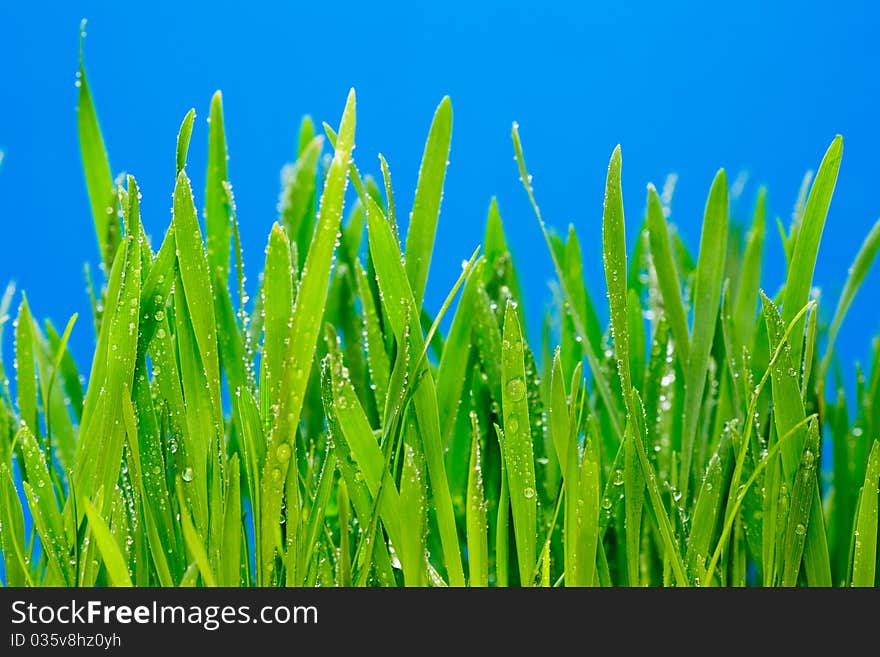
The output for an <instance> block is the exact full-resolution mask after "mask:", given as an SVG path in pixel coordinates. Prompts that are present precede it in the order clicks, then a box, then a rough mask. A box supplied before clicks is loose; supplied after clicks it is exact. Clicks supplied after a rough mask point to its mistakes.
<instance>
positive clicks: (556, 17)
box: [0, 0, 880, 368]
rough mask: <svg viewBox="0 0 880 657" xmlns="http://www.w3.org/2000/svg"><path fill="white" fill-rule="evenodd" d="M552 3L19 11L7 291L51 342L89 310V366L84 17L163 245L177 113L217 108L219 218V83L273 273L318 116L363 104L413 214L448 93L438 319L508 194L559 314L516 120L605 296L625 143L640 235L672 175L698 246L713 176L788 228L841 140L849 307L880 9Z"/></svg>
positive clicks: (4, 255)
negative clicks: (648, 191)
mask: <svg viewBox="0 0 880 657" xmlns="http://www.w3.org/2000/svg"><path fill="white" fill-rule="evenodd" d="M550 4H551V3H537V2H529V3H511V2H483V3H479V2H467V3H465V2H458V1H453V0H450V1H448V2H437V3H410V2H394V3H366V2H358V3H349V2H343V1H339V2H333V3H311V4H303V3H294V2H285V3H280V2H279V3H273V4H271V5H270V4H269V3H260V2H251V3H223V2H211V3H197V2H192V3H183V2H179V1H178V2H171V1H167V0H153V1H151V2H149V3H121V2H112V3H110V2H95V1H80V2H46V1H43V2H38V1H31V2H5V3H3V4H2V7H0V25H2V37H0V62H2V64H0V66H2V71H3V83H2V85H0V149H2V150H4V151H5V154H6V156H5V160H4V161H3V164H2V167H0V221H2V226H0V234H2V238H0V239H2V249H0V282H3V283H5V281H7V280H9V279H15V280H16V281H17V282H18V284H19V286H20V287H21V288H24V289H25V290H26V291H27V292H28V295H29V298H30V299H31V303H32V306H33V309H34V311H35V313H36V314H37V315H38V316H41V317H43V316H47V315H48V316H51V317H52V318H53V319H54V320H55V322H56V324H60V325H63V324H64V323H65V320H66V318H67V317H68V316H69V315H70V314H71V313H73V312H75V311H79V312H80V315H81V320H80V325H79V326H78V328H77V331H76V333H75V336H74V341H73V343H74V346H75V349H76V352H77V353H78V354H79V355H80V358H79V360H80V365H81V367H84V368H85V367H87V365H88V363H86V362H82V361H83V360H84V356H85V354H86V353H88V347H89V345H90V341H91V329H90V327H89V321H88V305H87V298H86V294H85V291H84V284H83V277H82V273H81V272H82V264H83V262H84V261H85V260H90V261H92V262H94V261H95V250H96V249H95V246H94V244H95V241H94V236H93V230H92V224H91V219H90V215H89V210H88V204H87V198H86V193H85V187H84V184H83V180H82V174H81V170H80V162H79V152H78V147H77V141H76V127H75V126H76V123H75V104H76V89H75V88H74V79H75V78H74V73H75V71H76V55H77V29H78V25H79V21H80V19H81V18H82V17H87V18H89V30H88V31H89V36H88V38H87V40H86V52H87V63H88V68H89V74H90V79H91V84H92V88H93V93H94V95H95V99H96V103H97V107H98V112H99V116H100V118H101V121H102V127H103V131H104V136H105V140H106V142H107V145H108V148H109V151H110V157H111V163H112V166H113V168H114V171H115V172H118V171H121V170H126V171H129V172H132V173H134V174H135V175H136V176H137V177H138V180H139V182H140V186H141V190H142V191H143V194H144V200H143V205H142V209H143V212H144V213H145V220H146V224H147V228H148V230H149V232H151V233H152V234H153V235H154V238H155V239H156V240H158V239H159V235H160V234H161V232H162V231H163V230H164V227H165V224H166V222H167V221H168V219H169V214H168V211H169V208H170V193H171V190H172V184H173V173H174V169H173V166H174V143H175V137H176V131H177V127H178V125H179V123H180V120H181V118H182V117H183V115H184V113H185V112H186V111H187V110H188V109H189V108H190V107H191V106H194V107H195V108H196V111H197V113H198V117H197V121H196V131H195V134H194V138H193V145H192V148H191V157H190V160H189V169H190V175H191V177H192V178H193V179H194V182H195V185H196V190H197V202H200V200H201V196H202V195H201V194H200V193H198V191H199V190H200V189H201V188H202V186H203V184H204V160H205V158H204V152H205V147H206V132H207V131H206V124H205V119H206V117H207V107H208V102H209V99H210V96H211V93H212V92H213V91H214V90H215V89H217V88H221V89H222V90H223V92H224V103H225V110H226V120H227V136H228V143H229V149H230V156H231V157H230V162H229V171H230V176H231V179H232V182H233V184H234V186H235V191H236V199H237V202H238V210H239V218H240V220H241V222H242V229H243V240H244V246H245V249H246V252H245V257H246V262H249V263H250V265H251V267H250V269H249V273H250V275H251V277H252V280H253V279H254V278H255V275H256V273H257V269H256V268H257V266H258V265H259V264H260V263H261V261H262V250H263V245H264V241H265V239H266V236H267V234H268V230H269V227H270V226H271V224H272V222H273V220H274V219H275V218H276V202H277V195H278V187H279V170H280V168H281V166H282V165H283V164H284V163H285V162H286V161H288V160H289V159H290V158H291V156H292V152H293V149H294V144H295V139H296V130H297V125H298V122H299V118H300V116H301V115H302V114H304V113H311V114H312V115H313V116H314V117H315V118H316V119H317V120H319V121H320V120H327V121H328V122H329V123H331V124H333V125H335V124H336V123H337V122H338V119H339V115H340V112H341V109H342V105H343V102H344V100H345V93H346V91H347V90H348V88H349V87H351V86H354V87H356V88H357V91H358V139H357V144H358V145H357V151H356V153H355V156H356V158H357V161H358V163H359V165H360V167H361V168H362V169H364V170H367V171H376V170H378V166H377V165H378V163H377V160H376V153H377V152H379V151H381V152H383V153H384V154H385V156H386V157H387V159H388V161H389V162H390V165H391V168H392V172H393V176H394V181H395V186H396V189H397V197H398V203H399V205H400V206H401V207H405V206H407V205H408V204H409V203H411V200H412V193H413V188H414V184H415V178H416V173H417V170H418V162H419V158H420V157H421V152H422V146H423V143H424V138H425V135H426V132H427V128H428V125H429V122H430V118H431V113H432V111H433V109H434V107H435V105H436V104H437V102H438V101H439V100H440V98H441V97H442V96H443V95H444V94H450V95H451V97H452V100H453V106H454V111H455V120H454V130H453V145H452V154H451V158H450V160H451V165H450V169H449V174H448V178H447V185H446V194H445V198H444V204H443V210H442V215H441V220H440V227H439V234H438V238H437V249H436V252H435V260H434V264H433V266H432V270H431V276H430V279H429V284H428V285H429V294H428V299H429V302H432V303H433V304H434V305H435V306H436V304H437V302H438V301H439V300H440V299H442V297H443V296H444V295H445V293H446V290H447V289H448V286H449V285H450V284H451V283H452V281H453V280H454V278H455V276H456V275H457V273H458V267H459V263H460V262H461V260H462V258H465V257H467V256H468V255H469V254H470V253H471V251H472V250H473V248H474V246H475V245H476V244H477V243H478V242H479V241H480V240H481V236H482V229H483V221H484V217H485V213H486V208H487V206H488V202H489V199H490V197H491V196H492V195H493V194H497V195H498V198H499V203H500V207H501V211H502V215H503V217H504V218H505V222H506V226H507V229H508V232H509V236H510V240H511V243H512V246H513V250H514V252H515V255H516V256H517V257H518V258H519V263H520V266H521V267H522V269H523V271H522V274H523V277H524V278H525V280H524V283H525V288H526V290H527V300H528V302H529V305H530V306H531V307H532V308H535V307H540V306H541V305H542V304H543V303H544V302H545V301H546V300H547V299H548V298H549V293H548V288H547V282H548V280H549V279H550V277H551V270H550V264H549V259H548V257H547V255H546V252H545V250H544V247H543V245H542V244H541V243H540V237H539V233H538V229H537V226H536V225H535V222H534V220H533V219H532V217H531V215H530V214H529V211H528V207H527V204H526V199H525V197H524V195H523V193H522V190H521V188H520V187H519V183H518V180H517V174H516V171H515V168H514V164H513V161H512V157H511V155H512V150H511V146H510V137H509V133H510V123H511V121H512V120H517V121H519V123H520V125H521V131H522V136H523V139H524V142H525V149H526V156H527V159H528V161H529V165H530V168H531V169H532V173H533V174H534V176H535V180H534V182H535V186H536V191H537V194H538V199H539V202H540V204H541V206H542V209H543V211H544V214H545V217H546V218H547V219H548V221H549V222H550V223H552V224H554V225H556V226H557V227H560V228H564V227H565V226H566V225H567V223H568V222H574V224H575V225H576V227H577V229H578V231H579V233H580V235H581V239H582V242H583V244H584V250H585V253H586V257H587V258H588V263H587V274H588V276H589V277H590V282H589V284H590V286H591V289H592V290H593V292H594V296H598V297H600V298H601V295H602V282H603V278H602V273H601V257H600V223H599V222H600V217H601V208H602V194H603V188H604V175H605V169H606V166H607V161H608V157H609V155H610V153H611V150H612V149H613V147H614V145H615V144H617V143H621V144H622V145H623V158H624V160H623V161H624V165H623V167H624V168H623V185H624V196H625V199H626V212H627V218H628V220H629V227H630V235H631V236H632V235H634V231H635V228H636V227H637V225H638V223H639V220H640V217H641V213H642V208H643V203H644V192H645V184H646V183H647V182H649V181H653V182H655V183H658V184H660V183H662V181H663V179H664V177H665V176H666V174H667V173H668V172H671V171H674V172H677V173H678V174H679V176H680V178H679V185H678V187H677V191H676V196H675V199H674V203H673V214H674V218H675V220H676V221H677V222H678V223H679V225H680V227H681V230H682V232H683V233H684V235H685V237H686V239H687V241H688V243H689V244H691V245H692V247H695V246H696V244H697V243H698V237H699V234H698V231H699V220H700V218H701V215H702V208H703V204H704V201H705V195H706V193H707V191H708V187H709V183H710V181H711V179H712V177H713V175H714V173H715V171H716V169H717V168H718V167H720V166H724V167H726V168H727V169H728V171H729V172H730V174H731V177H733V176H735V175H736V174H737V172H739V171H741V170H743V169H746V170H748V171H749V172H750V174H751V177H750V179H749V180H750V182H749V185H748V187H747V189H746V194H745V197H744V199H743V202H742V203H743V209H750V208H751V205H752V201H753V198H754V192H755V190H756V185H757V184H758V183H766V184H768V185H769V190H770V192H769V202H770V210H771V217H772V216H774V215H780V216H782V217H783V219H784V221H785V222H786V223H787V221H788V218H789V215H790V212H791V207H792V204H793V202H794V199H795V195H796V192H797V188H798V184H799V182H800V180H801V177H802V175H803V173H804V171H805V170H806V169H808V168H814V167H816V166H817V165H818V162H819V160H820V158H821V155H822V153H823V152H824V149H825V148H826V146H827V145H828V143H829V142H830V141H831V139H832V138H833V136H834V135H835V134H836V133H838V132H840V133H843V134H844V136H845V139H846V143H845V148H844V159H843V165H842V168H841V173H840V181H839V184H838V190H837V193H836V194H835V198H834V201H833V203H832V208H831V213H830V217H829V221H828V225H827V228H826V231H825V235H824V238H823V244H822V251H821V253H820V263H819V266H818V269H817V273H816V280H817V282H818V283H820V284H821V285H822V286H823V290H824V292H825V295H826V297H830V299H831V300H833V301H836V297H837V294H838V293H839V290H840V288H841V286H842V284H843V280H844V276H845V272H846V269H847V267H848V266H849V264H850V261H851V260H852V257H853V255H854V254H855V252H856V250H857V249H858V247H859V245H860V243H861V240H862V238H863V236H864V235H865V234H866V233H867V231H868V230H869V228H870V226H871V224H872V223H873V222H874V220H875V219H876V218H877V217H878V216H880V200H878V196H877V193H876V190H877V183H876V180H877V174H878V168H877V153H880V126H878V122H877V117H878V115H880V112H878V110H880V108H878V99H880V93H878V91H880V76H878V75H877V71H878V70H880V48H878V46H877V41H876V31H877V27H878V24H880V10H878V9H877V8H875V7H873V6H872V3H870V2H868V1H864V2H836V3H833V4H829V3H824V2H813V1H802V2H769V3H768V2H766V1H764V2H759V1H756V0H741V1H740V2H736V3H707V4H706V5H705V6H704V7H700V8H698V9H696V8H695V7H696V3H693V2H680V1H669V2H662V3H660V2H624V1H621V2H617V3H580V2H578V3H574V2H572V3H556V4H555V6H548V5H550ZM593 5H595V6H593ZM242 7H244V9H242ZM771 228H772V224H771ZM770 234H771V239H770V240H769V243H768V246H767V253H768V255H769V256H771V259H772V260H779V256H780V253H781V250H780V246H779V239H778V237H777V236H776V234H775V230H771V231H770ZM780 281H781V269H780V267H779V265H776V266H775V267H771V268H770V269H769V272H768V277H767V278H766V282H767V284H768V286H769V287H770V288H771V289H773V287H774V286H775V285H778V284H779V282H780ZM878 283H880V274H878V273H877V272H874V273H873V274H872V275H871V277H870V279H869V281H868V286H869V289H867V290H866V291H865V293H863V294H862V296H861V297H860V298H859V299H858V300H857V302H856V306H855V307H854V308H853V310H852V313H851V315H850V319H849V321H848V324H847V325H846V327H845V328H844V332H843V334H842V336H841V342H840V345H841V350H842V353H843V355H844V357H845V358H846V359H847V360H849V361H852V360H854V359H856V358H859V359H862V360H864V359H865V358H866V357H867V349H868V345H869V342H868V338H869V337H870V336H873V335H874V333H875V332H876V331H877V330H878V328H880V321H878V320H880V313H878V311H877V305H876V301H874V300H873V299H871V297H872V296H875V295H876V289H877V285H878ZM829 306H831V304H827V305H826V308H825V310H826V313H828V314H830V312H831V310H832V308H833V306H832V307H829ZM7 335H8V334H7ZM6 342H7V344H6V345H5V348H6V349H8V339H7V341H6ZM7 353H8V352H7Z"/></svg>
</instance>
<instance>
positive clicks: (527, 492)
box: [523, 486, 535, 500]
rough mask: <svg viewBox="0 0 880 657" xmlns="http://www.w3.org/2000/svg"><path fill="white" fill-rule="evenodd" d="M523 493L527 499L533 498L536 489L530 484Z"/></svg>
mask: <svg viewBox="0 0 880 657" xmlns="http://www.w3.org/2000/svg"><path fill="white" fill-rule="evenodd" d="M523 495H525V498H526V499H527V500H530V499H532V498H533V497H534V496H535V489H534V488H532V487H531V486H529V487H528V488H526V489H524V490H523Z"/></svg>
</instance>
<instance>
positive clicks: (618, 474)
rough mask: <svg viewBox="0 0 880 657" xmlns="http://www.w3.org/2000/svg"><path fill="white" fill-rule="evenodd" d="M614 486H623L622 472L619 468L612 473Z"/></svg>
mask: <svg viewBox="0 0 880 657" xmlns="http://www.w3.org/2000/svg"><path fill="white" fill-rule="evenodd" d="M614 485H615V486H623V470H621V469H620V468H618V469H617V470H615V471H614Z"/></svg>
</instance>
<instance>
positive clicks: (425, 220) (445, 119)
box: [406, 96, 452, 308]
mask: <svg viewBox="0 0 880 657" xmlns="http://www.w3.org/2000/svg"><path fill="white" fill-rule="evenodd" d="M451 138H452V103H451V102H450V100H449V97H448V96H447V97H445V98H444V99H443V100H442V101H440V105H438V106H437V111H436V112H435V113H434V120H433V121H432V122H431V130H430V131H429V132H428V141H427V143H426V144H425V152H424V154H423V155H422V165H421V168H420V169H419V180H418V183H417V184H416V197H415V200H414V201H413V209H412V214H411V215H410V222H409V228H408V229H407V233H406V273H407V276H408V277H409V282H410V285H411V286H412V291H413V297H414V298H415V300H416V308H420V307H421V305H422V297H423V296H424V294H425V284H426V283H427V280H428V269H429V268H430V266H431V252H432V251H433V250H434V234H435V233H436V232H437V218H438V217H439V215H440V200H441V199H442V198H443V179H444V178H445V176H446V164H447V162H446V161H447V159H448V158H449V144H450V140H451Z"/></svg>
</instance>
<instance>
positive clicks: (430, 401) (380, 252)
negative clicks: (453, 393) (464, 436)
mask: <svg viewBox="0 0 880 657" xmlns="http://www.w3.org/2000/svg"><path fill="white" fill-rule="evenodd" d="M367 226H368V228H367V230H368V235H369V246H370V253H371V255H372V259H373V263H374V265H375V267H376V275H377V278H378V282H379V289H380V291H381V295H382V298H383V300H384V304H385V305H384V307H385V310H386V312H387V317H388V319H389V322H390V324H391V328H392V329H393V331H394V334H395V336H396V338H397V341H398V344H400V342H401V341H402V340H403V339H404V334H405V333H406V331H407V330H408V328H411V332H410V339H412V340H413V345H412V351H413V353H418V354H421V353H423V352H424V351H425V344H424V340H423V338H422V334H421V328H420V326H419V323H418V318H417V316H416V313H415V312H410V311H411V310H413V311H414V310H415V309H416V308H417V307H418V306H417V304H416V302H415V298H414V296H413V293H412V290H411V288H410V286H409V282H408V279H407V275H406V272H405V270H404V268H403V265H402V264H401V262H400V252H399V250H398V247H397V244H396V241H395V239H394V235H393V234H392V233H391V228H390V226H389V224H388V222H387V221H386V220H385V217H384V215H383V214H382V210H381V209H380V208H379V206H378V205H377V204H376V202H375V201H374V200H373V199H372V198H368V199H367ZM419 362H420V363H422V364H424V363H423V361H422V360H421V359H420V360H419ZM422 366H423V365H419V366H418V367H422ZM424 372H425V373H424V375H423V376H422V378H421V381H420V383H419V385H417V386H416V388H415V392H414V398H413V403H414V404H415V412H416V416H417V421H418V429H419V433H420V435H421V439H422V446H423V452H424V455H425V461H426V463H427V466H428V479H429V481H430V486H431V492H432V495H433V500H434V505H435V511H436V514H437V524H438V528H439V531H440V539H441V543H442V547H443V559H444V562H445V564H446V567H447V569H448V571H449V573H448V574H449V583H450V585H452V586H464V585H465V579H464V568H463V566H462V563H461V553H460V549H459V540H458V533H457V531H456V527H455V515H454V510H453V505H452V496H451V494H450V490H449V483H448V478H447V474H446V467H445V465H444V462H443V446H442V440H441V435H440V418H439V409H438V407H437V393H436V389H435V386H434V379H433V377H432V375H431V373H430V372H429V371H426V370H425V371H424ZM416 374H419V375H421V371H419V370H418V369H417V370H414V371H412V372H410V376H415V375H416ZM391 399H392V396H391V395H389V401H390V400H391Z"/></svg>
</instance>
